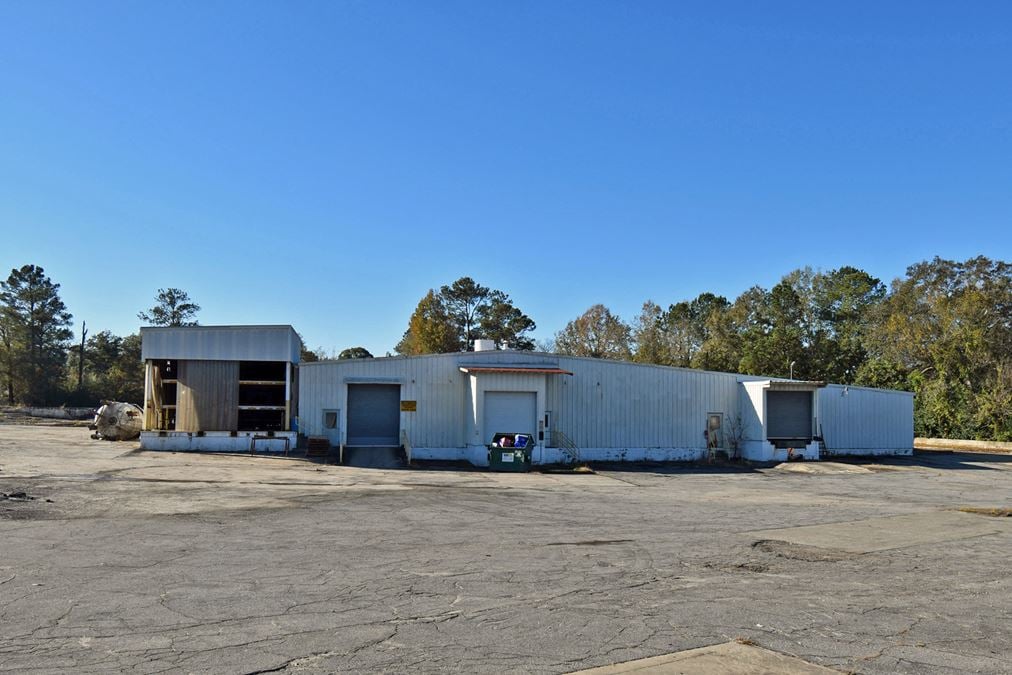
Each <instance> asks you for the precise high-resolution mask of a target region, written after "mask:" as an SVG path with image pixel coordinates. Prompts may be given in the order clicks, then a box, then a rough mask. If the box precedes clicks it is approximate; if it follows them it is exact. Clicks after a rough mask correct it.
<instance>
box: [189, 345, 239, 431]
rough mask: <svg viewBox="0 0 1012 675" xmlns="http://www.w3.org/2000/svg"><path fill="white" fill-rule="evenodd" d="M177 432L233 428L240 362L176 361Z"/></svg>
mask: <svg viewBox="0 0 1012 675" xmlns="http://www.w3.org/2000/svg"><path fill="white" fill-rule="evenodd" d="M178 371H179V372H178V374H177V376H176V377H177V379H178V381H179V384H178V385H177V386H178V389H177V395H176V431H236V429H237V428H238V426H239V362H238V361H179V362H178Z"/></svg>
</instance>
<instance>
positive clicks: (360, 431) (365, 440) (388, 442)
mask: <svg viewBox="0 0 1012 675" xmlns="http://www.w3.org/2000/svg"><path fill="white" fill-rule="evenodd" d="M400 406H401V386H400V385H399V384H349V385H348V445H350V446H364V445H382V446H387V447H392V446H397V445H400V444H401V441H400V431H401V429H400V427H401V407H400Z"/></svg>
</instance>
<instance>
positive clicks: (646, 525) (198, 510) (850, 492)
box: [0, 426, 1012, 673]
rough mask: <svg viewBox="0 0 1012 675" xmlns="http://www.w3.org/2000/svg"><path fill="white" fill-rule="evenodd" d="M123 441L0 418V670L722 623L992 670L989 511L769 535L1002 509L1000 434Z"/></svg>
mask: <svg viewBox="0 0 1012 675" xmlns="http://www.w3.org/2000/svg"><path fill="white" fill-rule="evenodd" d="M135 447H136V446H135V445H134V444H124V443H106V442H101V441H92V440H90V439H89V438H88V432H87V431H86V430H84V429H79V428H54V427H19V426H0V492H3V493H6V494H11V493H15V492H19V491H23V492H26V493H28V494H29V495H31V496H33V497H35V498H34V499H32V500H10V499H7V500H2V501H0V671H3V672H7V671H10V672H66V671H73V672H75V673H108V672H138V673H161V672H182V673H190V672H193V673H208V672H214V673H264V672H377V671H379V672H382V671H397V672H402V671H407V670H412V671H417V672H436V671H451V672H468V673H480V672H537V673H564V672H572V671H575V670H580V669H585V668H591V667H595V666H602V665H607V664H612V663H617V662H621V661H627V660H631V659H637V658H644V657H650V656H657V655H661V654H666V653H670V652H675V651H680V650H686V649H692V648H697V647H703V646H707V645H714V644H718V643H726V642H728V641H731V640H735V639H739V640H742V641H751V642H752V643H754V644H756V645H759V646H761V647H764V648H766V649H769V650H773V651H776V652H781V653H784V654H789V655H794V656H797V657H800V658H801V659H804V660H806V661H809V662H811V663H814V664H818V665H822V666H828V667H831V668H836V669H839V670H842V671H849V672H862V673H864V672H868V673H896V672H918V673H921V672H939V673H947V672H983V673H1007V672H1010V671H1012V634H1010V629H1009V626H1012V584H1010V581H1009V574H1008V563H1009V553H1010V551H1012V528H1010V527H1008V525H1009V524H1010V523H1012V519H1009V518H1004V519H998V518H993V519H990V520H989V521H988V522H992V523H994V525H993V527H989V528H984V529H983V530H981V531H982V532H984V533H983V534H974V532H976V531H977V530H973V531H972V532H971V531H970V530H967V532H963V533H961V532H960V530H961V529H962V528H961V527H960V526H959V525H958V522H964V521H958V519H957V520H955V521H954V520H953V518H952V517H945V518H942V517H940V518H939V519H938V522H939V525H938V526H937V527H935V528H930V527H929V528H927V529H929V530H930V532H925V533H922V536H919V537H915V538H907V539H909V540H910V541H916V542H922V543H915V544H914V545H902V546H900V547H898V548H892V549H888V548H887V549H885V550H871V551H869V552H866V553H860V552H856V551H859V550H861V549H860V547H859V546H857V545H856V544H854V541H851V542H849V543H848V545H847V546H843V545H842V544H841V547H840V548H834V547H828V546H811V545H806V544H804V543H797V542H792V541H790V539H791V535H790V528H793V527H801V526H814V525H822V524H827V526H828V524H843V523H854V522H857V521H865V520H868V522H869V523H874V528H875V531H876V532H877V535H876V536H878V537H879V538H880V539H879V540H877V541H879V548H881V536H882V533H883V532H887V531H888V530H887V529H883V528H888V527H889V526H890V525H889V523H893V522H896V523H905V522H914V521H909V520H905V519H903V518H898V519H896V518H893V519H889V518H882V517H885V516H890V517H891V516H915V515H916V514H931V513H936V512H937V513H944V514H951V512H952V511H953V510H955V509H958V508H960V507H987V508H1008V507H1009V506H1010V503H1009V500H1010V495H1012V473H1010V469H1012V456H1007V455H1005V456H1003V455H982V454H972V455H964V454H940V453H925V454H921V455H917V456H915V457H914V458H912V459H896V460H882V459H880V460H877V461H875V462H867V463H860V462H853V463H847V464H843V463H823V464H819V465H806V466H797V465H790V466H784V467H780V468H764V469H759V470H751V471H742V470H729V469H722V468H720V467H713V468H710V467H694V468H665V467H660V468H659V467H654V468H649V467H643V468H633V467H628V468H624V469H614V470H601V471H599V472H598V473H597V474H596V475H567V474H538V473H534V474H528V475H513V474H494V473H485V472H478V471H436V470H426V471H407V470H402V471H397V470H370V469H354V468H345V467H336V466H323V465H319V464H314V463H311V462H305V461H301V460H293V459H281V458H264V457H252V458H251V457H242V456H223V455H197V454H174V453H146V452H138V451H135V450H134V449H135ZM46 499H49V500H51V501H49V502H47V501H46ZM962 515H964V516H965V517H966V518H980V519H985V518H988V516H984V515H969V514H962ZM880 518H882V519H881V520H879V519H880ZM921 520H924V519H921ZM957 521H958V522H957ZM999 521H1001V522H999ZM916 522H921V521H916ZM927 522H930V519H928V521H927ZM952 522H957V524H955V525H954V524H951V523H952ZM965 522H970V521H965ZM973 522H976V521H973ZM907 527H909V525H907ZM978 529H979V528H978ZM769 531H776V532H778V533H780V532H781V531H786V532H787V533H786V534H783V535H782V536H783V538H782V539H778V538H772V539H771V538H770V537H769V536H767V535H765V534H762V533H764V532H769ZM801 531H802V530H799V532H801ZM803 531H804V532H806V533H808V534H806V536H809V537H815V539H813V541H822V539H818V538H817V535H818V534H819V530H815V532H814V534H812V533H811V528H807V529H805V530H803ZM846 532H848V535H847V536H849V537H852V538H853V537H856V538H857V539H856V540H855V541H857V544H860V541H859V540H860V537H861V532H862V525H861V524H860V523H859V522H858V524H857V525H855V526H849V528H848V529H847V530H846ZM855 533H856V534H855ZM968 535H969V536H968ZM777 536H781V535H780V534H778V535H777ZM823 539H825V537H823ZM898 541H899V538H898ZM925 541H926V542H927V543H923V542H925Z"/></svg>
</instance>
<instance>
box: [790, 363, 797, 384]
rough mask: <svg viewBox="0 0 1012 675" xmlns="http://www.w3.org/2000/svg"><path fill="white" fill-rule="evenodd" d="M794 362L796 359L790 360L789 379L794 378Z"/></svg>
mask: <svg viewBox="0 0 1012 675" xmlns="http://www.w3.org/2000/svg"><path fill="white" fill-rule="evenodd" d="M795 363H797V361H791V379H792V380H793V379H794V364H795Z"/></svg>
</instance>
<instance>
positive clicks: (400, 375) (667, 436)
mask: <svg viewBox="0 0 1012 675" xmlns="http://www.w3.org/2000/svg"><path fill="white" fill-rule="evenodd" d="M468 364H475V365H478V364H482V365H491V364H500V365H504V364H515V365H528V366H531V365H541V366H559V367H561V368H563V369H565V370H568V371H572V372H573V375H572V376H570V375H526V374H508V375H500V374H493V373H479V374H476V375H474V376H473V377H472V376H471V375H468V374H466V373H463V372H461V371H460V367H461V366H462V365H463V366H466V365H468ZM349 381H352V382H369V381H387V382H396V383H398V384H400V385H401V399H402V400H411V401H417V410H416V411H415V412H402V413H401V429H403V430H405V431H407V432H408V435H409V438H410V440H411V443H412V445H413V446H416V447H426V448H460V447H464V446H466V445H479V444H482V443H486V442H488V441H487V439H485V438H483V435H484V431H485V430H482V429H480V426H479V425H481V418H482V415H483V399H482V397H483V392H484V391H486V390H489V391H496V390H503V391H510V390H512V391H521V390H523V391H538V392H540V395H539V410H538V417H539V419H543V418H544V414H545V412H550V413H551V427H550V429H548V430H546V431H550V430H551V429H556V430H560V431H563V432H565V433H566V434H567V435H568V436H569V437H570V438H571V439H572V440H573V442H574V443H575V444H576V445H577V446H579V447H581V448H705V447H706V438H705V435H704V431H705V429H706V421H707V414H708V413H723V414H724V415H726V416H727V418H731V419H734V418H736V417H737V416H738V415H739V413H741V414H742V416H743V418H744V419H743V421H744V423H745V425H746V428H747V431H746V438H748V437H756V438H760V437H761V436H758V434H761V433H762V429H761V426H760V425H761V421H760V418H759V417H758V415H761V413H762V410H761V407H762V406H761V403H758V408H759V409H758V410H757V409H755V407H754V406H751V405H748V397H747V394H746V392H745V391H743V387H742V384H741V383H742V382H746V384H747V387H748V389H749V392H748V393H752V394H754V395H755V396H757V397H758V401H761V400H762V385H761V382H762V381H765V378H758V377H750V376H742V375H735V374H731V373H715V372H707V371H695V370H685V369H677V368H664V367H659V366H647V365H639V364H632V363H626V362H619V361H604V360H598V359H585V358H576V357H565V356H558V357H556V356H552V355H545V354H518V353H516V352H477V353H467V354H441V355H434V356H424V357H395V358H379V359H353V360H346V361H329V362H322V363H311V364H304V365H303V366H301V367H300V369H299V400H300V409H299V420H300V431H302V433H304V434H307V435H313V436H316V435H321V436H322V435H326V432H325V430H324V428H323V413H322V411H323V410H325V409H332V410H341V411H342V422H341V424H342V429H341V431H342V434H343V433H345V431H346V428H345V421H344V420H345V419H346V414H347V405H346V400H345V396H346V391H347V383H348V382H349ZM843 389H844V388H843V387H837V386H835V385H831V386H830V387H828V388H826V389H823V390H820V391H819V393H818V395H817V396H818V403H817V410H818V418H819V421H820V422H821V424H822V428H823V432H824V433H825V435H826V441H827V443H828V445H829V447H830V449H832V448H833V447H837V448H845V447H846V448H848V449H860V448H875V449H884V448H909V447H911V445H912V442H913V403H912V398H911V397H910V395H908V394H904V393H897V392H889V391H880V390H869V389H862V388H857V387H850V388H849V391H848V393H847V395H846V396H844V395H843V394H842V391H843ZM752 390H754V391H752ZM475 411H477V420H476V419H475ZM476 421H477V424H476ZM491 431H495V430H491ZM548 438H550V434H546V439H548Z"/></svg>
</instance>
